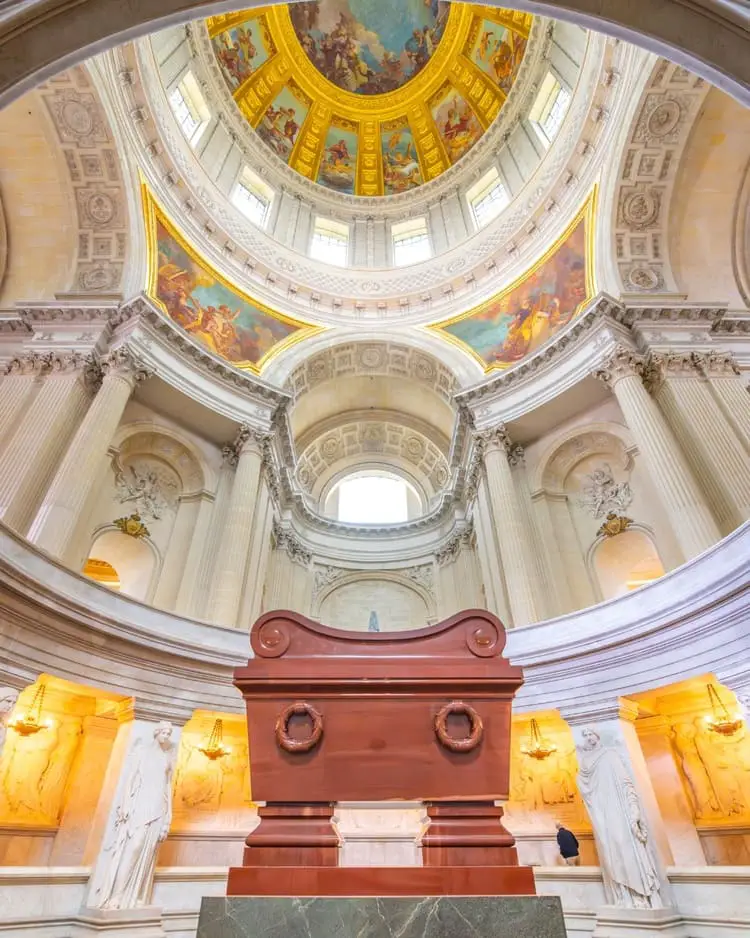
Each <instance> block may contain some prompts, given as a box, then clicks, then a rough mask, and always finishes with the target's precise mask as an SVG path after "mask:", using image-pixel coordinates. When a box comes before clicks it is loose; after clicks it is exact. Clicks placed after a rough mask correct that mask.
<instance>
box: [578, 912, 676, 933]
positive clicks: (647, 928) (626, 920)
mask: <svg viewBox="0 0 750 938" xmlns="http://www.w3.org/2000/svg"><path fill="white" fill-rule="evenodd" d="M651 934H653V935H658V936H659V938H689V932H688V929H687V926H686V925H685V924H684V921H683V918H682V916H681V915H679V914H678V913H677V911H676V910H675V909H620V908H616V907H614V906H606V907H604V908H601V909H598V910H597V913H596V926H595V928H594V931H593V932H592V933H591V938H645V936H647V935H651Z"/></svg>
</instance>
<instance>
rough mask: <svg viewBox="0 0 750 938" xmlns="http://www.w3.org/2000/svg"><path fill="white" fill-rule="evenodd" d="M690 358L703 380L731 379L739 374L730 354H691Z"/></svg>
mask: <svg viewBox="0 0 750 938" xmlns="http://www.w3.org/2000/svg"><path fill="white" fill-rule="evenodd" d="M691 358H692V359H693V364H694V365H695V367H696V368H697V369H698V371H699V372H700V373H701V374H702V375H703V376H704V378H733V377H735V375H738V374H739V373H740V369H739V368H738V367H737V362H736V361H735V359H734V355H732V353H731V352H693V354H692V355H691Z"/></svg>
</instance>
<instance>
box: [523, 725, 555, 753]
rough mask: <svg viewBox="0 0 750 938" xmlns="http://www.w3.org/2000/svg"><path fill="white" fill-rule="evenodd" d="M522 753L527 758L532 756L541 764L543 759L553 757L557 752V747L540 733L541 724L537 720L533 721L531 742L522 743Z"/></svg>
mask: <svg viewBox="0 0 750 938" xmlns="http://www.w3.org/2000/svg"><path fill="white" fill-rule="evenodd" d="M521 752H522V753H523V754H524V755H525V756H531V758H532V759H538V760H539V761H540V762H541V760H542V759H546V758H547V756H551V755H552V753H553V752H557V746H556V745H555V744H554V743H553V742H551V741H550V740H549V739H545V738H544V737H543V736H542V734H541V733H540V732H539V724H538V723H537V722H536V720H532V721H531V732H530V734H529V741H528V742H527V743H521Z"/></svg>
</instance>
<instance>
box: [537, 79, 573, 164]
mask: <svg viewBox="0 0 750 938" xmlns="http://www.w3.org/2000/svg"><path fill="white" fill-rule="evenodd" d="M569 104H570V92H569V91H568V89H567V88H564V87H563V86H562V85H561V84H560V82H559V81H558V80H557V79H556V78H555V76H554V75H553V74H552V72H547V77H546V78H545V79H544V81H543V82H542V87H541V88H540V89H539V94H538V95H537V96H536V101H534V104H533V106H532V108H531V111H530V112H529V120H530V121H531V125H532V126H533V128H534V130H535V131H536V133H537V136H538V137H539V139H540V140H541V141H542V143H543V144H544V146H545V147H548V146H549V145H550V144H551V143H552V141H553V139H554V137H555V135H556V134H557V132H558V130H559V129H560V127H561V126H562V122H563V119H564V117H565V113H566V111H567V110H568V105H569Z"/></svg>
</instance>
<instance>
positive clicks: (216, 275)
mask: <svg viewBox="0 0 750 938" xmlns="http://www.w3.org/2000/svg"><path fill="white" fill-rule="evenodd" d="M141 200H142V205H143V219H144V225H145V228H146V250H147V267H148V274H147V281H146V284H147V285H146V293H147V295H148V297H149V299H151V301H152V302H153V303H154V304H155V305H156V306H157V307H158V308H159V309H160V310H161V312H162V313H163V314H164V315H165V317H166V318H167V319H169V320H170V322H174V319H173V318H172V317H171V316H170V314H169V311H168V309H167V307H166V305H165V304H164V303H163V302H162V300H161V299H160V298H159V294H158V289H157V283H158V277H159V247H158V243H157V223H158V224H161V225H162V226H163V227H164V229H165V230H166V231H167V233H168V234H169V235H170V237H172V238H173V239H174V240H175V241H176V242H177V244H178V245H179V246H180V247H181V248H182V249H183V251H185V253H186V254H187V255H188V257H189V258H190V259H191V260H192V261H194V262H195V263H196V264H197V265H198V266H199V267H200V268H201V270H202V271H204V272H205V273H207V274H208V275H209V276H210V277H211V278H213V279H214V280H215V281H216V282H217V283H219V284H221V285H222V286H223V287H225V288H226V289H227V290H229V291H231V292H232V293H233V294H235V295H236V297H237V298H238V299H239V300H240V301H242V302H244V303H247V304H249V305H250V306H252V307H255V308H256V309H258V310H259V311H260V312H261V314H264V315H266V316H268V317H270V318H271V319H275V320H276V321H277V322H280V323H284V324H285V325H288V326H291V327H292V328H294V329H295V330H296V331H295V332H292V333H291V334H290V335H289V336H287V337H286V338H284V339H281V340H280V341H278V342H276V343H275V344H274V345H273V346H272V347H271V348H270V349H269V350H268V351H267V352H266V353H265V354H264V355H263V356H262V357H261V358H260V359H259V360H258V361H257V362H252V361H234V360H232V359H226V356H222V355H221V353H218V352H217V353H216V354H219V356H220V357H224V358H225V360H227V361H229V362H230V364H232V365H234V367H235V368H239V369H241V370H243V371H250V372H252V373H253V374H257V375H260V374H261V373H262V371H263V369H264V368H265V367H266V365H268V364H269V362H271V361H272V360H273V359H275V358H277V357H278V356H279V355H281V354H282V353H283V352H285V351H287V349H290V348H292V347H293V346H295V345H297V344H298V343H299V342H303V341H304V340H305V339H309V338H311V337H312V336H314V335H318V334H319V333H321V332H325V331H326V329H327V327H326V326H320V325H317V324H316V323H311V322H307V321H305V320H303V319H297V318H295V317H293V316H289V315H287V314H285V313H282V312H279V310H276V309H273V308H272V307H270V306H267V305H266V304H265V303H262V302H261V301H260V300H257V299H256V298H255V297H253V296H251V295H250V294H249V293H247V292H246V291H245V290H243V289H242V288H241V287H240V286H239V285H238V284H237V283H236V282H233V281H232V280H230V279H229V278H228V277H226V276H225V275H224V274H222V273H220V271H218V270H217V269H216V267H214V265H213V264H211V262H210V261H208V260H207V259H206V258H205V257H204V256H203V255H202V254H201V252H200V251H199V250H198V248H196V247H195V245H194V244H192V243H191V242H190V241H189V240H188V239H187V238H186V237H185V235H183V234H182V232H181V231H180V229H179V228H178V227H177V225H175V223H174V222H173V221H172V219H171V218H170V217H169V215H168V214H167V213H166V211H165V210H164V209H163V208H162V206H161V205H159V203H158V202H157V200H156V198H155V197H154V195H153V193H152V192H151V190H150V189H149V188H148V186H147V185H146V183H145V182H143V181H141ZM176 325H178V327H179V328H182V327H181V326H180V325H179V323H176ZM185 331H186V334H188V333H187V330H185Z"/></svg>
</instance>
